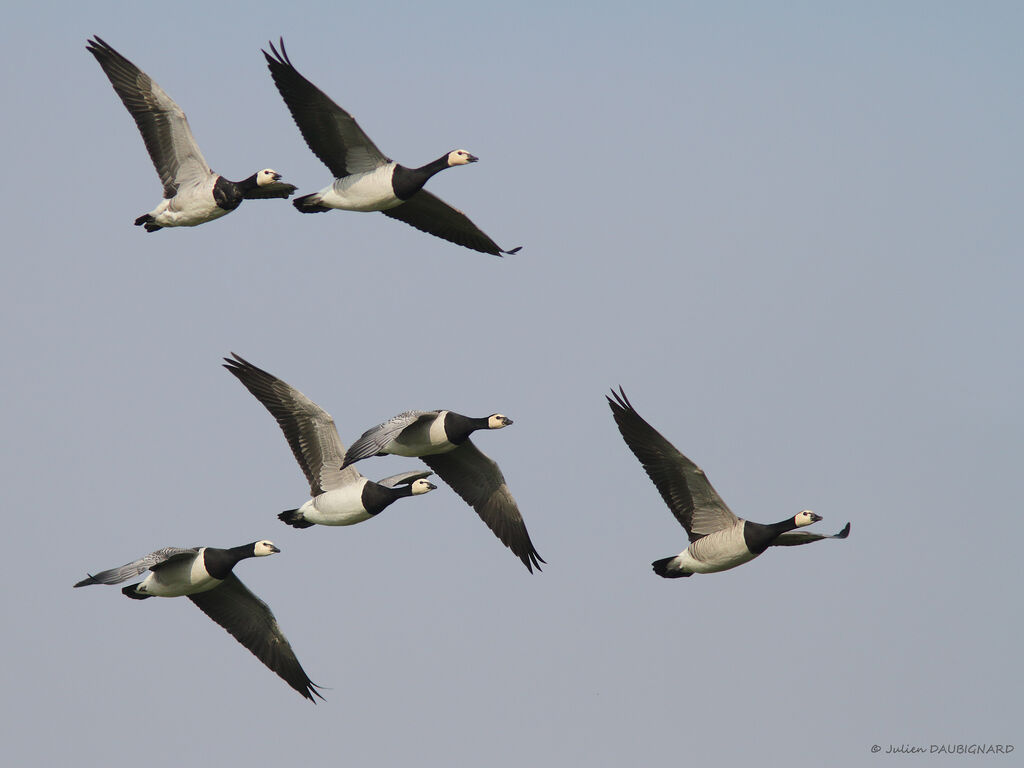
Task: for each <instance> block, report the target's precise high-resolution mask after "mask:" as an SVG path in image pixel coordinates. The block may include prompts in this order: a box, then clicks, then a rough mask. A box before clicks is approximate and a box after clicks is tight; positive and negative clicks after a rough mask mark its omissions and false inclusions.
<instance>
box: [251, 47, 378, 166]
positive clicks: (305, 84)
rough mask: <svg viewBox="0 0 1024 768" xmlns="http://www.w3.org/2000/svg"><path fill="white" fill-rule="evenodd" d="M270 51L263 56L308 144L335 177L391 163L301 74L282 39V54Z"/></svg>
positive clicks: (341, 110) (360, 129)
mask: <svg viewBox="0 0 1024 768" xmlns="http://www.w3.org/2000/svg"><path fill="white" fill-rule="evenodd" d="M270 51H271V53H267V52H266V51H263V55H264V56H265V57H266V59H267V66H268V67H269V68H270V76H271V77H272V78H274V84H275V85H276V86H277V90H278V91H280V93H281V98H283V99H284V103H285V104H287V105H288V109H289V111H290V112H291V113H292V119H294V120H295V124H296V125H298V126H299V130H300V131H301V132H302V138H304V139H305V140H306V144H307V145H308V146H309V148H310V149H311V150H313V154H314V155H316V156H317V157H319V158H320V161H321V162H322V163H323V164H324V165H326V166H327V167H328V168H329V169H330V171H331V173H333V174H334V175H335V177H336V178H339V179H340V178H342V177H344V176H348V175H349V174H353V173H364V172H366V171H372V170H374V169H375V168H378V167H380V166H382V165H387V164H388V163H390V162H391V161H390V160H389V159H388V158H387V156H385V154H384V153H383V152H381V151H380V150H379V149H377V147H376V145H375V144H374V143H373V142H372V141H371V140H370V137H369V136H367V135H366V134H365V133H364V132H363V129H362V128H360V127H359V123H357V122H356V121H355V118H354V117H352V115H350V114H349V113H348V112H346V111H345V110H344V109H342V108H341V107H339V106H338V105H337V104H335V103H334V102H333V101H331V100H330V99H329V98H328V97H327V95H326V94H325V93H324V92H323V91H321V90H320V89H319V88H317V87H316V86H315V85H313V84H312V83H311V82H309V80H307V79H306V78H305V77H303V76H302V75H300V74H299V72H298V70H297V69H295V67H294V66H292V62H291V59H289V58H288V52H287V51H285V49H284V40H283V39H282V40H281V51H280V53H278V50H277V48H275V47H274V44H273V43H270Z"/></svg>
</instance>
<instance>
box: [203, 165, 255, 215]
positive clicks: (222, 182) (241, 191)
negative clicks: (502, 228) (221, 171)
mask: <svg viewBox="0 0 1024 768" xmlns="http://www.w3.org/2000/svg"><path fill="white" fill-rule="evenodd" d="M258 186H259V185H258V184H257V183H256V174H255V173H254V174H253V175H252V176H250V177H249V178H247V179H242V180H241V181H231V180H229V179H225V178H224V177H223V176H218V177H217V181H216V182H215V183H214V185H213V201H214V202H215V203H216V204H217V207H218V208H223V209H224V210H225V211H233V210H235V208H237V207H238V206H240V205H241V204H242V200H243V199H244V198H245V193H246V191H249V190H253V189H256V188H257V187H258Z"/></svg>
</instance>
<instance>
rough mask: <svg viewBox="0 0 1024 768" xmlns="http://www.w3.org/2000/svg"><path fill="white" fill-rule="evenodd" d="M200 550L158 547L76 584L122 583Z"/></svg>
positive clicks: (191, 555)
mask: <svg viewBox="0 0 1024 768" xmlns="http://www.w3.org/2000/svg"><path fill="white" fill-rule="evenodd" d="M198 551H199V547H189V548H182V547H164V548H163V549H158V550H157V551H156V552H150V553H149V554H148V555H146V556H145V557H140V558H139V559H138V560H135V561H134V562H131V563H126V564H125V565H122V566H121V567H120V568H110V569H108V570H106V571H100V572H99V573H97V574H95V575H90V576H89V577H88V578H86V579H82V580H81V581H80V582H78V583H77V584H75V586H76V587H85V586H88V585H89V584H120V583H121V582H122V581H126V580H127V579H130V578H133V577H135V576H138V575H140V574H142V573H145V572H146V571H148V570H150V569H151V568H155V567H156V566H158V565H162V564H164V563H166V562H168V561H170V560H177V559H178V558H181V557H186V556H188V557H193V556H195V554H196V552H198Z"/></svg>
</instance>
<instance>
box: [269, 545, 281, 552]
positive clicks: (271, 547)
mask: <svg viewBox="0 0 1024 768" xmlns="http://www.w3.org/2000/svg"><path fill="white" fill-rule="evenodd" d="M270 551H271V552H280V551H281V550H280V549H278V548H277V546H276V545H274V544H271V545H270Z"/></svg>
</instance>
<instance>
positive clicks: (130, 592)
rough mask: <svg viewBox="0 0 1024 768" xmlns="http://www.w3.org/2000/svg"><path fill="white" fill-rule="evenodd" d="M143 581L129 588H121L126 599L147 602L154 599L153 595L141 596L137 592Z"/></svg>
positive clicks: (130, 585)
mask: <svg viewBox="0 0 1024 768" xmlns="http://www.w3.org/2000/svg"><path fill="white" fill-rule="evenodd" d="M141 583H142V582H141V581H137V582H136V583H134V584H129V585H128V586H127V587H121V593H122V594H123V595H124V596H125V597H130V598H131V599H132V600H146V599H147V598H150V597H152V595H141V594H139V593H138V592H136V591H135V588H136V587H137V586H139V584H141Z"/></svg>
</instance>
